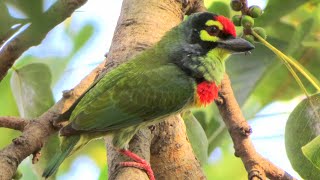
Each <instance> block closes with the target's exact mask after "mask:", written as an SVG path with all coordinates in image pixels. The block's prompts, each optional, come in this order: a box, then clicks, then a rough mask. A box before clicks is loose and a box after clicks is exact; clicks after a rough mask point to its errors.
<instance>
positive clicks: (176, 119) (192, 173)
mask: <svg viewBox="0 0 320 180" xmlns="http://www.w3.org/2000/svg"><path fill="white" fill-rule="evenodd" d="M183 3H187V4H183ZM201 5H202V1H197V0H193V1H183V2H180V1H175V0H163V1H159V0H149V1H145V0H124V1H123V4H122V9H121V14H120V17H119V20H118V24H117V27H116V30H115V33H114V37H113V40H112V45H111V48H110V51H109V53H108V57H107V62H106V68H105V72H107V71H110V69H112V68H114V67H116V66H118V65H119V64H121V63H123V62H125V61H127V60H129V59H130V58H132V57H133V56H134V55H136V54H138V53H139V52H141V51H143V50H145V49H147V48H149V47H151V46H152V45H154V44H155V43H156V42H158V41H159V40H160V39H161V37H162V36H163V35H164V34H165V33H166V32H167V31H169V30H170V29H171V28H172V27H174V26H176V25H178V24H179V23H180V22H181V21H182V20H183V17H184V14H185V12H191V11H196V10H198V9H202V6H201ZM105 141H106V144H107V152H108V154H107V156H108V165H109V179H148V177H147V175H146V173H145V172H144V171H142V170H139V169H136V168H130V167H119V166H118V162H122V161H132V160H130V159H128V158H125V157H123V156H121V155H119V154H118V153H117V152H116V151H115V149H114V148H113V147H112V144H111V139H110V138H105ZM130 150H131V151H133V152H135V153H136V154H138V155H139V156H141V157H143V158H145V159H146V160H147V161H149V162H150V159H151V167H152V169H153V170H154V173H155V176H156V179H205V176H204V174H203V172H202V170H201V167H200V164H199V162H198V160H197V159H196V157H195V155H194V153H193V151H192V148H191V145H190V143H189V141H188V138H187V135H186V129H185V125H184V122H183V120H182V119H181V117H180V116H173V117H170V118H167V119H166V120H165V121H164V122H162V123H160V124H158V125H156V126H153V127H151V128H146V129H143V130H141V131H140V132H139V133H138V134H137V135H136V136H135V137H134V138H133V140H132V141H131V142H130ZM150 153H151V157H150Z"/></svg>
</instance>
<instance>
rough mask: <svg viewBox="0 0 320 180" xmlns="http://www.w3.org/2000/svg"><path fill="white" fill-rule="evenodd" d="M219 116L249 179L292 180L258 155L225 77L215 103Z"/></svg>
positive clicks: (249, 130) (247, 125)
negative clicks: (218, 97)
mask: <svg viewBox="0 0 320 180" xmlns="http://www.w3.org/2000/svg"><path fill="white" fill-rule="evenodd" d="M216 104H217V106H218V108H219V111H220V114H221V116H222V118H223V120H224V122H225V124H226V126H227V128H228V131H229V133H230V135H231V138H232V141H233V144H234V149H235V156H237V157H240V158H241V160H242V162H243V164H244V166H245V168H246V170H247V172H248V178H249V179H250V180H251V179H266V177H268V178H269V179H283V180H292V179H294V178H293V177H292V176H291V175H289V174H288V173H286V172H285V171H283V170H282V169H280V168H278V167H277V166H275V165H274V164H273V163H271V162H270V161H269V160H267V159H265V158H264V157H262V156H261V155H260V154H258V153H257V152H256V150H255V148H254V146H253V144H252V142H251V139H250V137H249V135H250V133H251V128H250V126H249V124H248V123H247V121H246V120H245V118H244V117H243V115H242V113H241V110H240V107H239V105H238V103H237V100H236V99H235V97H234V94H233V91H232V88H231V84H230V79H229V77H228V75H225V77H224V79H223V81H222V84H221V90H220V99H219V100H218V101H216Z"/></svg>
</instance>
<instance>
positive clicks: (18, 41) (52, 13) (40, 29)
mask: <svg viewBox="0 0 320 180" xmlns="http://www.w3.org/2000/svg"><path fill="white" fill-rule="evenodd" d="M86 2H87V0H68V1H66V0H58V1H57V2H56V3H55V4H53V5H52V6H51V8H50V9H48V10H47V11H46V12H45V13H44V14H43V16H42V17H41V19H42V20H41V21H38V22H32V24H31V25H30V26H29V27H28V28H27V29H26V30H25V31H23V32H21V33H20V34H19V35H18V36H17V37H15V38H14V39H12V40H11V41H10V42H9V43H8V44H6V45H5V46H4V47H3V48H2V49H1V51H0V62H1V63H0V81H1V80H2V79H3V78H4V77H5V75H6V74H7V72H8V70H9V69H10V68H11V66H12V65H13V63H14V62H15V61H16V60H17V59H18V58H19V57H20V56H21V54H22V53H23V52H24V51H26V50H27V49H29V48H30V47H32V46H36V45H38V44H40V43H41V41H42V40H43V39H44V38H45V37H46V35H47V33H48V32H49V31H50V30H51V29H53V28H54V27H55V26H56V25H58V24H60V23H61V22H63V21H64V20H65V19H66V18H68V17H70V15H71V14H72V13H73V12H74V11H75V10H76V9H77V8H79V7H80V6H82V5H83V4H84V3H86Z"/></svg>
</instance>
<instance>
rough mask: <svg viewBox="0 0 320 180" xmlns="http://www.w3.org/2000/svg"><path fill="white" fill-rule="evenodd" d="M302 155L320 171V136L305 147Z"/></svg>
mask: <svg viewBox="0 0 320 180" xmlns="http://www.w3.org/2000/svg"><path fill="white" fill-rule="evenodd" d="M319 112H320V111H319ZM302 153H303V154H304V155H305V156H306V157H307V158H308V159H309V161H311V163H312V164H313V165H314V166H315V167H317V168H318V169H320V136H317V137H316V138H314V139H313V140H312V141H311V142H309V143H308V144H307V145H305V146H303V147H302Z"/></svg>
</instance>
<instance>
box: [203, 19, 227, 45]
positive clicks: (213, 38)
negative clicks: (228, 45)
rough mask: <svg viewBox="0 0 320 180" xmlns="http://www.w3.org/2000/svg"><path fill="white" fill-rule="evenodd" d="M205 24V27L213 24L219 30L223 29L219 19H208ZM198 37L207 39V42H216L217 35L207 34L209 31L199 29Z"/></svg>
mask: <svg viewBox="0 0 320 180" xmlns="http://www.w3.org/2000/svg"><path fill="white" fill-rule="evenodd" d="M205 25H206V26H207V27H212V26H215V27H216V28H218V29H219V30H220V31H222V30H223V26H222V24H221V23H220V22H219V21H214V20H208V21H207V22H206V24H205ZM200 38H201V40H202V41H209V42H216V41H218V40H219V37H217V36H214V35H212V34H209V32H207V30H201V31H200Z"/></svg>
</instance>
